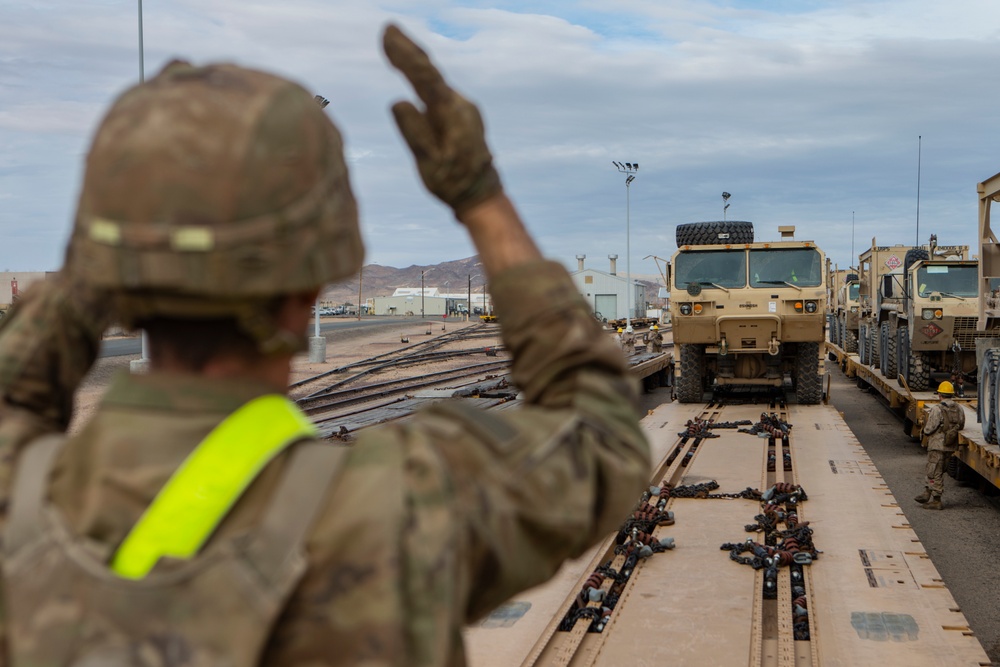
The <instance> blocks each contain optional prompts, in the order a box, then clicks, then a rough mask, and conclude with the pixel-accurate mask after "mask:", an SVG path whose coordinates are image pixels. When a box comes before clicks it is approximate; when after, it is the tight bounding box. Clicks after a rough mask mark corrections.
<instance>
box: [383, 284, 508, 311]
mask: <svg viewBox="0 0 1000 667" xmlns="http://www.w3.org/2000/svg"><path fill="white" fill-rule="evenodd" d="M422 291H423V296H422V298H421V288H420V287H399V288H397V289H396V291H395V292H394V293H393V294H392V296H376V297H369V298H368V300H367V304H368V312H369V313H371V314H374V315H396V316H399V315H403V316H407V317H414V316H416V317H419V316H420V314H421V311H422V312H423V314H424V316H425V317H430V316H441V315H446V314H447V315H457V314H464V313H465V312H466V311H467V310H468V304H469V301H470V297H469V294H468V292H458V293H454V294H448V293H444V292H442V291H441V290H439V289H438V288H437V287H425V288H423V290H422ZM471 301H472V308H473V310H474V311H475V312H484V311H485V310H488V309H489V307H490V306H492V305H493V304H492V300H491V299H490V298H489V294H487V295H486V296H485V297H484V296H483V293H482V292H480V293H479V294H476V293H475V292H473V293H472V295H471Z"/></svg>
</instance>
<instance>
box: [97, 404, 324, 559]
mask: <svg viewBox="0 0 1000 667" xmlns="http://www.w3.org/2000/svg"><path fill="white" fill-rule="evenodd" d="M315 435H316V427H315V426H314V425H313V424H312V422H310V421H309V418H308V417H306V416H305V415H304V414H303V413H302V411H301V410H299V409H298V407H297V406H296V405H295V404H294V403H292V402H291V401H289V400H288V399H287V398H285V397H284V396H280V395H278V394H268V395H266V396H261V397H259V398H256V399H254V400H252V401H250V402H249V403H247V404H246V405H244V406H242V407H241V408H240V409H239V410H237V411H236V412H234V413H233V414H231V415H229V417H227V418H226V419H225V420H224V421H223V422H222V423H221V424H219V425H218V426H216V427H215V429H214V430H213V431H212V432H211V433H209V434H208V436H207V437H206V438H205V439H204V440H203V441H202V442H201V443H199V445H198V446H197V447H196V448H195V450H194V451H193V452H191V454H190V455H188V457H187V458H186V459H185V460H184V463H183V464H181V466H180V468H178V469H177V471H176V472H174V474H173V476H171V478H170V479H169V480H168V481H167V483H166V484H165V485H164V487H163V489H161V490H160V492H159V493H158V494H157V496H156V498H155V499H154V500H153V502H152V504H151V505H150V506H149V507H148V508H147V509H146V511H145V513H143V515H142V517H141V518H140V519H139V521H138V523H136V525H135V526H134V527H133V528H132V531H131V532H130V533H129V534H128V536H127V537H126V538H125V541H124V542H122V545H121V547H119V549H118V551H117V553H116V554H115V556H114V559H113V561H112V564H111V569H112V570H113V571H114V572H115V574H117V575H118V576H120V577H124V578H126V579H142V578H143V577H145V576H146V575H147V574H149V572H150V571H151V570H152V569H153V567H154V566H155V565H156V563H157V561H159V559H160V558H162V557H164V556H167V557H171V558H178V559H187V558H191V557H192V556H194V555H195V554H196V553H198V551H199V549H201V547H202V545H204V543H205V542H206V541H207V540H208V538H209V537H210V536H211V535H212V533H213V532H214V531H215V528H216V527H217V526H218V525H219V523H220V522H221V521H222V519H223V518H224V517H225V516H226V514H227V513H228V512H229V510H230V508H231V507H232V506H233V505H234V504H235V503H236V501H237V500H238V499H239V498H240V496H241V495H242V494H243V492H244V491H245V490H246V488H247V487H248V486H249V485H250V483H251V482H253V480H254V479H255V478H256V477H257V475H258V474H259V473H260V471H261V470H263V469H264V467H265V466H266V465H267V464H268V463H269V462H270V461H271V460H272V459H274V457H275V456H277V455H278V454H280V453H281V452H282V451H283V450H284V449H285V448H286V447H288V446H289V445H291V444H292V443H294V442H297V441H299V440H303V439H305V438H310V437H315Z"/></svg>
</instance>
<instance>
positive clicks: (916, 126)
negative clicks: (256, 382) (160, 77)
mask: <svg viewBox="0 0 1000 667" xmlns="http://www.w3.org/2000/svg"><path fill="white" fill-rule="evenodd" d="M760 5H761V3H757V2H750V1H749V0H731V1H728V2H725V3H723V2H710V1H708V0H685V1H677V0H671V1H664V0H629V1H628V2H625V1H614V2H600V3H598V2H596V1H594V0H587V1H582V0H581V1H579V2H569V1H566V2H553V3H544V4H538V3H528V2H514V1H507V2H494V3H490V4H489V5H488V4H486V3H483V2H476V1H471V0H470V1H467V2H454V1H450V0H435V1H433V2H413V1H409V0H394V1H391V2H390V1H386V2H364V1H361V0H342V1H340V2H336V3H329V2H323V1H321V0H286V1H285V2H281V3H273V2H265V1H264V0H248V1H237V0H203V1H198V2H195V0H173V1H168V0H163V1H162V2H158V3H146V4H145V6H144V10H145V15H144V28H145V49H146V71H147V74H148V75H152V74H153V73H154V72H155V71H156V70H157V69H159V67H160V66H161V65H162V64H163V63H164V62H165V61H166V60H167V59H168V58H171V57H175V56H185V57H189V58H191V59H193V60H195V61H198V62H204V61H207V60H215V59H225V60H234V61H237V62H241V63H243V64H248V65H253V66H257V67H261V68H264V69H270V70H274V71H277V72H279V73H282V74H285V75H287V76H291V77H293V78H295V79H297V80H299V81H301V82H302V83H304V84H305V85H306V86H308V87H310V88H311V89H314V90H316V91H317V92H320V93H321V94H323V95H325V96H326V97H328V98H329V99H331V101H332V104H331V106H330V107H329V110H330V111H331V113H332V115H333V117H334V118H335V119H336V121H337V123H338V124H339V125H340V126H341V129H342V130H343V132H344V135H345V141H346V151H347V159H348V161H349V163H350V165H351V167H352V170H353V172H352V182H353V185H354V189H355V191H356V194H357V195H358V197H359V200H360V204H361V211H362V216H363V220H364V224H365V237H366V239H367V241H368V242H369V243H370V246H371V247H370V248H369V253H368V257H369V259H371V260H374V261H378V262H380V263H383V264H398V265H406V264H411V263H418V264H427V263H432V262H435V261H439V260H445V259H454V258H457V257H461V256H465V255H468V254H472V252H473V250H472V247H471V245H470V244H469V242H468V240H467V239H465V238H464V235H463V233H462V232H461V230H460V229H459V228H457V227H454V223H453V222H452V220H451V216H450V215H449V214H448V212H447V211H446V210H445V209H444V208H443V207H442V206H441V205H440V204H438V203H436V202H435V201H433V200H432V199H431V198H430V196H429V195H428V194H427V193H426V192H425V191H424V188H423V186H422V185H421V184H420V183H419V181H418V180H417V176H416V171H415V169H414V166H413V163H412V159H411V158H410V156H409V154H408V153H407V151H406V149H405V146H404V145H403V143H402V141H401V140H400V139H399V137H398V133H397V131H396V129H395V127H394V126H393V123H392V120H391V118H390V115H389V113H388V106H389V104H390V103H391V102H392V101H393V100H395V99H398V98H400V97H403V96H409V95H410V92H409V90H408V89H407V86H406V85H405V83H404V82H403V81H402V80H401V78H400V77H399V76H398V75H397V74H395V73H394V72H392V71H391V70H390V69H389V68H388V66H387V65H386V63H385V60H384V58H383V56H382V55H381V53H380V51H379V48H378V40H379V34H380V30H381V28H382V26H383V25H384V23H385V22H386V21H387V20H390V19H392V20H398V21H400V22H401V23H403V24H404V25H405V26H406V27H407V29H409V30H410V31H411V32H412V34H413V35H414V36H415V37H416V38H417V39H418V40H420V41H421V42H422V43H423V44H425V45H426V46H427V47H428V49H429V50H430V51H431V53H432V55H433V57H434V59H435V60H436V61H437V62H438V63H440V64H441V65H442V66H443V68H444V69H445V71H446V75H447V77H448V78H449V80H450V81H452V82H453V83H454V84H455V85H456V86H459V87H460V88H461V89H462V90H463V91H464V92H466V93H467V94H468V95H469V96H470V97H471V98H472V99H475V100H477V101H478V102H480V103H481V104H482V106H483V109H484V114H485V117H486V121H487V127H488V131H489V138H490V141H491V144H492V146H493V149H494V153H495V155H496V157H497V162H498V164H499V166H500V168H501V172H502V174H503V176H504V178H505V182H506V185H507V189H508V190H509V191H510V192H511V193H512V194H513V196H514V197H515V199H516V201H517V204H518V207H519V209H520V210H521V211H522V213H523V214H524V215H525V217H526V218H527V221H528V224H529V226H530V227H531V228H532V229H533V230H535V231H536V232H537V233H538V235H539V238H540V242H541V243H542V245H543V248H544V249H545V250H546V251H547V252H548V253H549V254H551V255H554V256H556V257H558V258H560V259H562V260H564V261H566V262H567V263H569V264H573V263H574V262H573V255H575V254H576V253H577V252H585V253H587V254H588V255H593V256H595V257H604V256H606V255H607V254H608V253H609V252H617V253H618V254H619V255H622V256H623V257H622V260H620V264H623V263H624V251H625V248H624V246H625V243H624V217H625V210H624V209H625V202H624V199H625V193H624V192H623V190H624V188H622V182H621V180H620V179H619V178H618V176H619V175H618V174H616V173H615V172H614V171H613V167H612V166H611V164H610V161H611V160H613V159H614V160H632V161H638V162H639V163H640V164H641V165H642V170H641V172H640V174H639V179H638V180H637V181H636V183H634V184H633V186H632V189H631V198H630V218H631V230H632V255H633V258H632V259H633V267H635V266H636V265H638V264H639V263H640V261H641V257H643V256H645V255H648V254H650V253H651V252H652V253H655V254H658V255H660V256H668V255H669V254H670V253H672V252H673V249H674V248H673V243H672V240H673V225H675V224H676V223H679V222H688V221H691V220H697V219H714V218H717V217H720V216H721V200H720V198H719V194H720V193H721V192H722V191H723V190H727V191H729V192H732V193H733V195H734V196H733V199H732V200H731V203H732V207H731V208H730V211H729V213H730V215H732V216H735V217H739V218H749V219H753V220H754V221H755V222H756V224H757V227H758V229H760V230H761V231H762V234H764V235H770V236H774V235H775V234H776V228H777V226H778V225H779V224H795V225H796V226H797V227H798V228H799V234H798V235H799V237H800V238H806V237H812V238H815V240H817V241H818V242H819V243H820V245H821V246H823V247H824V248H825V249H827V251H828V252H829V254H830V255H831V257H833V258H834V259H835V261H838V262H839V263H840V264H842V265H843V264H846V263H847V262H848V259H849V256H850V247H851V244H850V234H851V222H850V220H851V211H852V210H853V211H855V212H856V220H857V223H856V225H855V227H856V230H855V231H856V233H855V252H860V249H861V247H862V246H863V245H865V244H867V243H868V242H869V241H870V238H871V236H872V235H873V234H877V235H878V236H879V239H880V242H881V241H882V240H883V239H884V241H885V242H886V243H902V242H910V241H911V240H913V239H912V237H913V234H914V233H915V230H914V226H915V225H914V223H915V217H916V158H917V155H916V153H917V145H916V144H917V135H923V164H922V188H921V235H922V236H926V235H927V234H929V233H931V231H937V232H938V234H939V237H940V238H941V242H942V243H969V244H973V243H975V234H976V217H975V216H976V208H975V199H974V197H975V195H974V186H975V182H976V181H977V180H981V179H983V178H985V177H987V176H989V175H991V174H993V173H995V172H996V171H998V170H1000V164H998V162H1000V160H998V159H997V158H998V155H1000V152H998V150H997V148H998V142H1000V138H997V137H995V136H994V135H993V134H991V133H989V132H988V131H984V130H983V128H985V127H988V126H989V125H988V124H989V121H990V119H991V118H992V115H993V110H994V109H996V108H997V106H998V102H1000V93H998V92H997V91H995V90H994V89H992V88H990V87H989V86H988V85H987V84H988V82H989V81H991V80H992V78H993V68H994V65H993V63H995V62H997V59H998V55H1000V39H998V38H1000V34H998V30H1000V4H995V3H981V2H975V1H974V0H959V1H957V2H952V3H939V2H930V1H929V0H882V1H874V0H866V1H860V0H854V1H851V0H846V1H839V2H819V1H816V2H798V3H788V2H786V3H770V4H769V6H771V7H775V8H785V9H782V10H779V9H772V10H770V11H763V10H761V9H760ZM788 7H793V8H794V11H788V10H787V8H788ZM137 75H138V64H137V36H136V15H135V3H134V2H132V1H131V0H128V1H126V0H101V1H98V0H82V1H80V2H74V3H54V2H27V1H20V0H18V1H15V2H12V1H10V0H6V1H2V2H0V99H2V100H4V102H3V104H2V105H0V192H6V193H11V196H10V197H8V198H7V199H5V200H4V206H3V207H2V208H0V230H5V231H6V232H8V233H9V232H17V233H16V234H15V235H14V236H13V237H12V238H17V239H18V244H16V246H15V244H11V243H7V244H5V245H4V247H0V264H4V265H9V266H12V267H13V268H15V269H18V270H21V269H45V268H52V267H53V266H55V265H57V264H58V262H59V261H60V258H61V255H62V249H61V245H62V243H63V242H64V241H65V238H66V234H67V230H68V227H69V222H68V221H69V219H70V216H71V215H72V209H73V206H74V205H75V198H76V195H77V192H76V188H77V187H78V186H77V184H78V182H79V173H78V171H77V170H78V169H79V165H80V163H81V159H80V157H81V155H80V154H81V152H82V151H83V150H84V147H85V146H86V144H87V142H88V141H89V136H90V133H91V132H92V131H93V127H94V125H95V124H96V122H97V119H98V118H99V116H100V114H101V113H102V112H103V110H104V109H105V108H106V107H107V105H108V104H109V102H110V100H111V99H112V98H113V96H114V95H115V94H117V93H118V92H120V91H121V90H123V89H124V88H125V87H127V86H129V85H131V84H132V83H134V81H135V80H136V78H137ZM861 229H864V232H863V233H862V232H861ZM924 230H926V231H924ZM952 236H953V237H954V238H949V237H952ZM862 237H863V238H864V241H863V242H862ZM5 253H6V255H5ZM640 253H641V254H640ZM18 263H23V265H18ZM644 270H647V271H649V270H652V267H650V268H647V269H644Z"/></svg>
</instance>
